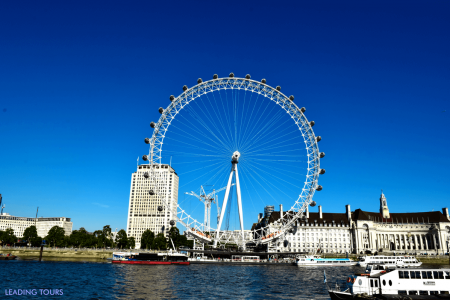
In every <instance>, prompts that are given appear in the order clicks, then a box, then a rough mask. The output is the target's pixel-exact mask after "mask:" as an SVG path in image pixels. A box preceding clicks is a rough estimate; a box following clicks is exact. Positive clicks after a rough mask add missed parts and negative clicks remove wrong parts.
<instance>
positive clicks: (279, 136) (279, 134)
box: [243, 131, 298, 151]
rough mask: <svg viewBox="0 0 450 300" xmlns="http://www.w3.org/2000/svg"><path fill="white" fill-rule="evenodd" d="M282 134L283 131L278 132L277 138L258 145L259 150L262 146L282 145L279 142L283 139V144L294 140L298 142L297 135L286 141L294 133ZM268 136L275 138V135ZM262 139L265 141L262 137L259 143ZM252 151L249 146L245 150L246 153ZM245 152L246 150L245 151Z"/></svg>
mask: <svg viewBox="0 0 450 300" xmlns="http://www.w3.org/2000/svg"><path fill="white" fill-rule="evenodd" d="M281 133H283V131H280V132H278V134H276V137H275V138H271V139H264V142H263V143H261V144H259V145H258V149H259V148H261V147H262V146H264V145H266V144H274V143H278V144H280V141H278V140H280V139H281V143H285V142H287V141H291V140H293V139H295V140H298V137H297V136H295V135H294V136H293V137H292V138H290V139H285V137H286V136H289V135H292V132H287V133H285V134H281ZM268 135H269V136H271V137H273V136H275V134H268ZM264 137H265V136H264ZM261 139H263V137H260V138H259V139H258V140H257V141H259V140H261ZM257 141H254V143H256V142H257ZM251 150H252V148H251V145H249V146H248V147H247V148H246V149H245V151H251ZM243 151H244V150H243Z"/></svg>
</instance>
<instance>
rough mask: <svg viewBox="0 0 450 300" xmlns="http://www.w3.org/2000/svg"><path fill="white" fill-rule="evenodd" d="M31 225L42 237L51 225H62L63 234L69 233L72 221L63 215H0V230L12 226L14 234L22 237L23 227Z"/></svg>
mask: <svg viewBox="0 0 450 300" xmlns="http://www.w3.org/2000/svg"><path fill="white" fill-rule="evenodd" d="M33 225H34V226H36V229H37V233H38V236H40V237H42V238H44V237H45V236H46V235H47V234H48V231H49V230H50V229H51V228H52V227H53V226H59V227H62V228H63V229H64V232H65V235H70V234H71V233H72V226H73V223H72V222H71V221H70V218H65V217H60V218H26V217H15V216H11V215H9V214H7V213H2V214H1V215H0V230H2V231H5V230H6V229H8V228H12V229H13V230H14V235H15V236H17V237H23V233H24V231H25V229H26V228H28V227H30V226H33Z"/></svg>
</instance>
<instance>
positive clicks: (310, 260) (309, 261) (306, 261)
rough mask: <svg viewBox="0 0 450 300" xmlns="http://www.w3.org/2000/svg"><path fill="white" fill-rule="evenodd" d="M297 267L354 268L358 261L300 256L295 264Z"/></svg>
mask: <svg viewBox="0 0 450 300" xmlns="http://www.w3.org/2000/svg"><path fill="white" fill-rule="evenodd" d="M294 264H295V265H297V266H335V267H339V266H354V265H356V264H357V262H356V261H353V260H351V259H350V258H322V257H320V256H319V255H298V256H297V257H296V259H295V262H294Z"/></svg>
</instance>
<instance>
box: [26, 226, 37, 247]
mask: <svg viewBox="0 0 450 300" xmlns="http://www.w3.org/2000/svg"><path fill="white" fill-rule="evenodd" d="M37 236H38V235H37V229H36V226H34V225H31V226H30V227H27V228H25V231H24V232H23V239H24V240H26V241H27V242H29V243H30V242H31V240H32V239H33V238H36V237H37Z"/></svg>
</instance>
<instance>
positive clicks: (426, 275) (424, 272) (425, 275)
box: [422, 271, 431, 279]
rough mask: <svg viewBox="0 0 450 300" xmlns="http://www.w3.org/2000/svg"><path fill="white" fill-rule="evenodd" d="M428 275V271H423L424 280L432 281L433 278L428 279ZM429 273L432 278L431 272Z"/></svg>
mask: <svg viewBox="0 0 450 300" xmlns="http://www.w3.org/2000/svg"><path fill="white" fill-rule="evenodd" d="M427 273H428V272H427V271H422V278H423V279H431V277H430V278H428V274H427ZM429 273H430V276H431V272H429Z"/></svg>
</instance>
